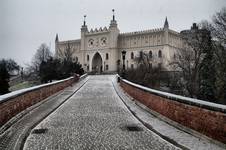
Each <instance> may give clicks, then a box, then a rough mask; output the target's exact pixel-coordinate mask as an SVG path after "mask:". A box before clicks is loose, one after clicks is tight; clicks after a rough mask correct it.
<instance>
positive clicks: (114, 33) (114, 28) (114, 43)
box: [109, 9, 119, 48]
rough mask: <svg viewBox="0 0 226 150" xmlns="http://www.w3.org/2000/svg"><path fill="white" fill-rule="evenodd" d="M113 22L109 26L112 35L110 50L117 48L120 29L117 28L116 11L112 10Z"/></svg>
mask: <svg viewBox="0 0 226 150" xmlns="http://www.w3.org/2000/svg"><path fill="white" fill-rule="evenodd" d="M112 13H113V15H112V20H111V23H110V26H109V31H110V32H111V33H110V45H109V46H110V48H116V47H117V40H118V35H119V29H118V26H117V21H116V20H115V10H114V9H112Z"/></svg>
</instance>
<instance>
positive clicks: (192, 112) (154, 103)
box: [120, 79, 226, 143]
mask: <svg viewBox="0 0 226 150" xmlns="http://www.w3.org/2000/svg"><path fill="white" fill-rule="evenodd" d="M120 86H121V87H122V88H123V89H124V90H125V92H127V93H128V94H129V95H130V96H131V97H133V98H134V99H136V100H137V101H139V102H140V103H142V104H143V105H145V106H146V107H148V108H149V109H150V110H151V111H154V112H157V114H160V116H164V117H166V118H168V119H169V120H171V121H172V123H175V124H178V125H182V127H184V129H188V130H186V131H189V132H191V133H192V132H193V133H198V134H199V133H201V134H200V135H205V136H207V137H209V138H210V139H214V140H217V141H220V142H223V143H226V106H225V105H220V104H215V103H210V102H206V101H202V100H197V99H192V98H188V97H183V96H179V95H175V94H170V93H166V92H161V91H158V90H153V89H150V88H147V87H143V86H141V85H138V84H134V83H132V82H130V81H127V80H124V79H121V80H120ZM196 131H197V132H196Z"/></svg>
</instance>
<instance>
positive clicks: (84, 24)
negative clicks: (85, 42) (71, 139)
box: [81, 15, 88, 32]
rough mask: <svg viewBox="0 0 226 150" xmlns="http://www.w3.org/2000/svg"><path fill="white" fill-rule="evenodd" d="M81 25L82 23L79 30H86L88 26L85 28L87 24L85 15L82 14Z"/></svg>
mask: <svg viewBox="0 0 226 150" xmlns="http://www.w3.org/2000/svg"><path fill="white" fill-rule="evenodd" d="M83 18H84V19H83V25H82V28H81V31H85V32H86V31H88V28H87V25H86V15H84V16H83Z"/></svg>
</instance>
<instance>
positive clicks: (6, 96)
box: [0, 74, 86, 104]
mask: <svg viewBox="0 0 226 150" xmlns="http://www.w3.org/2000/svg"><path fill="white" fill-rule="evenodd" d="M85 75H86V74H84V75H82V76H81V77H80V78H82V77H83V76H85ZM73 78H74V77H69V78H66V79H63V80H58V81H54V82H50V83H46V84H41V85H37V86H33V87H30V88H25V89H21V90H17V91H13V92H11V93H8V94H4V95H1V96H0V104H1V103H3V102H5V101H7V100H9V99H12V98H15V97H17V96H19V95H23V94H24V93H27V92H31V91H34V90H37V89H40V88H43V87H48V86H51V85H54V84H58V83H62V82H65V81H68V80H71V79H73Z"/></svg>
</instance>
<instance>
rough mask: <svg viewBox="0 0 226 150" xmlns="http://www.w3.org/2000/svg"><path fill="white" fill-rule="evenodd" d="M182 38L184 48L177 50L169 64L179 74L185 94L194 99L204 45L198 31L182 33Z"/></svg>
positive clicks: (197, 89) (197, 86)
mask: <svg viewBox="0 0 226 150" xmlns="http://www.w3.org/2000/svg"><path fill="white" fill-rule="evenodd" d="M182 34H183V35H184V36H183V38H184V41H186V42H185V45H184V48H183V49H181V50H179V51H178V53H177V54H176V57H175V59H174V61H173V62H171V63H170V64H171V65H172V66H173V67H174V68H175V69H176V70H178V71H180V72H181V75H182V78H181V84H180V85H181V86H182V88H183V89H184V91H185V94H186V93H187V94H186V95H188V96H190V97H196V96H197V94H198V91H199V71H200V68H201V64H202V60H203V57H204V53H203V49H204V47H206V43H205V41H204V40H203V33H202V32H199V30H198V29H192V31H187V32H185V33H182Z"/></svg>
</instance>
